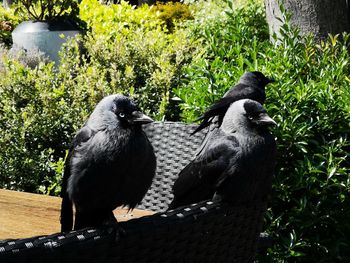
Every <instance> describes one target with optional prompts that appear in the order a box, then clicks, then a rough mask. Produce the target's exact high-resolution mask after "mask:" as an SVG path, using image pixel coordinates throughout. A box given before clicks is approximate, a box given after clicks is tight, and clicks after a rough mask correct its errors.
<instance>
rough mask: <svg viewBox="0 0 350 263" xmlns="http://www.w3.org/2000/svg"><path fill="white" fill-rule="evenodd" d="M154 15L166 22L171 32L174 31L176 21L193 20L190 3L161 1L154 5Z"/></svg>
mask: <svg viewBox="0 0 350 263" xmlns="http://www.w3.org/2000/svg"><path fill="white" fill-rule="evenodd" d="M152 11H153V13H154V15H156V16H158V18H159V19H161V20H162V21H164V22H165V25H166V27H167V29H168V30H169V31H170V32H173V31H174V27H175V24H174V23H176V21H185V20H192V19H193V16H192V13H191V10H190V8H189V6H188V5H186V4H183V3H179V2H176V3H173V2H168V3H165V4H163V3H159V2H157V4H156V5H155V6H153V9H152Z"/></svg>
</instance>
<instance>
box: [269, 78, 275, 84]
mask: <svg viewBox="0 0 350 263" xmlns="http://www.w3.org/2000/svg"><path fill="white" fill-rule="evenodd" d="M274 82H276V79H275V78H267V83H274Z"/></svg>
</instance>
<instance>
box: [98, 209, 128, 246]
mask: <svg viewBox="0 0 350 263" xmlns="http://www.w3.org/2000/svg"><path fill="white" fill-rule="evenodd" d="M102 224H103V226H105V227H106V228H107V232H108V233H109V234H111V233H113V232H115V241H119V238H120V237H122V236H125V230H124V229H123V228H121V227H120V226H119V223H118V221H117V219H116V218H115V216H114V214H113V212H112V211H110V212H109V213H108V215H107V216H106V219H105V220H104V221H103V223H102Z"/></svg>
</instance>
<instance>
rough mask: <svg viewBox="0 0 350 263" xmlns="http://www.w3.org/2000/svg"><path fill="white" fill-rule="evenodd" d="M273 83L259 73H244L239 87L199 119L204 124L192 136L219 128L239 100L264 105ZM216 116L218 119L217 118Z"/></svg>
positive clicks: (229, 92) (231, 90) (228, 92)
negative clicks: (205, 130)
mask: <svg viewBox="0 0 350 263" xmlns="http://www.w3.org/2000/svg"><path fill="white" fill-rule="evenodd" d="M271 82H274V80H273V79H270V78H267V77H265V75H264V74H263V73H261V72H259V71H253V72H246V73H244V74H243V75H242V76H241V78H240V79H239V81H238V83H237V85H235V86H233V87H232V88H231V89H230V90H228V91H227V92H226V93H225V94H224V96H223V97H222V98H221V99H219V100H218V101H217V102H215V103H214V104H213V105H211V106H210V107H209V108H208V109H207V110H206V111H205V112H204V113H203V115H202V116H201V117H199V118H198V120H201V121H202V122H201V123H200V125H199V126H198V127H197V129H195V130H194V132H193V133H192V134H194V133H196V132H199V131H200V130H202V129H204V128H205V127H207V126H209V125H210V124H213V127H210V129H209V131H211V130H213V129H215V128H218V127H219V126H220V125H221V123H222V119H223V118H224V116H225V113H226V111H227V109H228V108H229V107H230V105H231V103H233V102H235V101H237V100H241V99H252V100H255V101H257V102H259V103H260V104H264V103H265V100H266V95H265V87H266V85H267V84H269V83H271ZM215 116H217V117H216V118H215Z"/></svg>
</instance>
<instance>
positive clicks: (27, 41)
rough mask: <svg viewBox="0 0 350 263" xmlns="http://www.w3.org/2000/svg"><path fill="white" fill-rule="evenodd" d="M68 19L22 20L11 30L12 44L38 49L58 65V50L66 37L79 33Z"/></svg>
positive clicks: (27, 48) (28, 48)
mask: <svg viewBox="0 0 350 263" xmlns="http://www.w3.org/2000/svg"><path fill="white" fill-rule="evenodd" d="M79 33H80V31H79V30H78V28H77V27H76V26H75V25H74V24H73V23H70V22H69V21H60V20H55V21H48V22H45V21H38V22H36V21H24V22H22V23H21V24H19V25H18V26H17V27H16V28H15V29H14V30H13V32H12V40H13V44H14V45H16V46H17V47H20V48H23V49H25V50H31V49H35V50H37V49H39V50H40V51H41V52H43V53H44V54H45V55H46V56H47V57H48V58H49V59H50V60H52V61H54V62H55V64H56V65H59V60H60V59H59V54H58V52H59V50H60V49H61V46H62V44H63V43H65V42H66V41H67V39H68V38H71V37H74V36H75V35H77V34H79Z"/></svg>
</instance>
